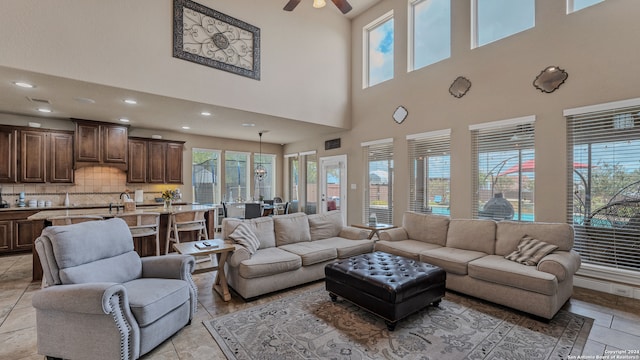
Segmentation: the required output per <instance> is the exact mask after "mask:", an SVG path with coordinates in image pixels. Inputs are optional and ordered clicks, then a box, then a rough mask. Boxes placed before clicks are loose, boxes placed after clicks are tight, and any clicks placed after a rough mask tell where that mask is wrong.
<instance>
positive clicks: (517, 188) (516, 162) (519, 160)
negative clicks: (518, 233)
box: [469, 116, 535, 221]
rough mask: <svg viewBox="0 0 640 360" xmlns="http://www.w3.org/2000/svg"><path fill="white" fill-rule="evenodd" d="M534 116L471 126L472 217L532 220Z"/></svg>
mask: <svg viewBox="0 0 640 360" xmlns="http://www.w3.org/2000/svg"><path fill="white" fill-rule="evenodd" d="M534 121H535V117H533V116H527V117H523V118H518V119H509V120H502V121H496V122H491V123H485V124H478V125H472V126H470V127H469V129H470V130H471V149H472V152H473V157H472V159H473V179H474V181H473V184H474V192H473V204H474V206H473V218H475V219H494V220H511V219H513V220H519V221H534V203H533V199H534V185H535V152H534V133H535V131H534Z"/></svg>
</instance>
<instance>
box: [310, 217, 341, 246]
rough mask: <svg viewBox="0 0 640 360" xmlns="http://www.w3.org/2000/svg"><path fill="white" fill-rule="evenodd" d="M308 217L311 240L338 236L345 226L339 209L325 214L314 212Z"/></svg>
mask: <svg viewBox="0 0 640 360" xmlns="http://www.w3.org/2000/svg"><path fill="white" fill-rule="evenodd" d="M307 219H308V220H309V232H310V235H311V241H313V240H320V239H327V238H330V237H335V236H338V235H339V234H340V230H341V229H342V227H343V226H344V225H343V223H342V213H341V212H340V211H339V210H334V211H329V212H327V213H324V214H312V215H309V216H308V217H307Z"/></svg>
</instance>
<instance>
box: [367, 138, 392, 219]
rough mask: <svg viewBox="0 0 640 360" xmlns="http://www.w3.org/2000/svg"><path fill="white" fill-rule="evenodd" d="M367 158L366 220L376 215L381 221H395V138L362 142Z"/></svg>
mask: <svg viewBox="0 0 640 360" xmlns="http://www.w3.org/2000/svg"><path fill="white" fill-rule="evenodd" d="M362 148H363V151H364V157H365V159H366V166H367V169H366V170H367V172H366V174H367V175H366V181H365V183H366V184H368V186H367V187H366V189H365V197H364V202H365V203H364V214H363V215H364V220H363V221H364V222H365V223H367V222H368V221H369V216H370V215H372V214H375V215H376V219H377V221H378V222H379V223H383V224H391V223H393V139H384V140H378V141H371V142H366V143H362Z"/></svg>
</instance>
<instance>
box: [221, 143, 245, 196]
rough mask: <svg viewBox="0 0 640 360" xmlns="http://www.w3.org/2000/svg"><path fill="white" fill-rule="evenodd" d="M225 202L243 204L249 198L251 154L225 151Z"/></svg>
mask: <svg viewBox="0 0 640 360" xmlns="http://www.w3.org/2000/svg"><path fill="white" fill-rule="evenodd" d="M224 163H225V166H224V190H225V195H224V196H225V198H224V201H229V202H233V201H238V202H242V201H245V200H247V199H248V198H249V194H248V192H249V182H248V180H249V179H251V178H250V177H249V176H250V175H249V154H248V153H244V152H235V151H225V153H224Z"/></svg>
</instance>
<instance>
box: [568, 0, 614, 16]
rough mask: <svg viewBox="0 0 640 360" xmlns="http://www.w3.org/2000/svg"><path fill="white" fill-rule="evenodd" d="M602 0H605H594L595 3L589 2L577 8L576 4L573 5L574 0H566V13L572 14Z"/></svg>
mask: <svg viewBox="0 0 640 360" xmlns="http://www.w3.org/2000/svg"><path fill="white" fill-rule="evenodd" d="M604 1H605V0H598V2H595V3H593V4H591V5H586V6H583V7H581V8H579V9H576V6H575V4H576V0H567V14H573V13H574V12H578V11H580V10H583V9H586V8H589V7H592V6H594V5H598V4H600V3H603V2H604Z"/></svg>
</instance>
